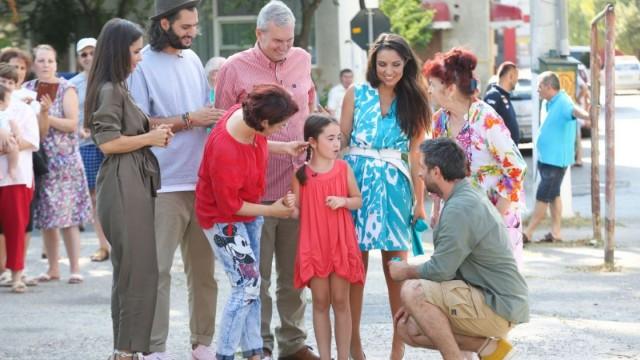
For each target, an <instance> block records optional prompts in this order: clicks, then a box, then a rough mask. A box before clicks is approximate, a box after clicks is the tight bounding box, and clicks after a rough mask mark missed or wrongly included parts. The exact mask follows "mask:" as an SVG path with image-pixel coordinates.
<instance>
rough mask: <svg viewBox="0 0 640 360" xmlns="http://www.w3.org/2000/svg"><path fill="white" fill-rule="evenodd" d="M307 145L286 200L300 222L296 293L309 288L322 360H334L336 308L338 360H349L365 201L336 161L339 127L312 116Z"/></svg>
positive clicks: (361, 270) (345, 167) (347, 170)
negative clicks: (359, 216)
mask: <svg viewBox="0 0 640 360" xmlns="http://www.w3.org/2000/svg"><path fill="white" fill-rule="evenodd" d="M304 139H305V141H308V142H309V147H308V148H307V162H305V165H303V166H302V167H301V168H300V169H298V171H297V172H296V174H295V176H294V178H293V183H292V189H293V193H290V194H288V195H287V197H286V203H287V205H288V206H294V205H295V207H296V210H295V211H294V216H299V218H300V237H299V242H298V252H297V256H296V262H295V275H294V276H295V277H294V282H295V286H296V287H297V288H303V287H305V286H309V287H310V288H311V295H312V297H313V328H314V330H315V334H316V341H317V343H318V349H319V351H320V358H321V359H327V360H328V359H331V320H330V318H329V306H331V307H332V308H333V312H334V316H335V321H336V326H335V332H336V334H335V335H336V347H337V349H338V360H343V359H344V360H346V359H348V356H349V346H350V343H351V310H350V306H349V291H350V285H351V284H356V283H357V284H364V265H363V263H362V255H361V253H360V249H359V248H358V242H357V239H356V231H355V226H354V223H353V217H352V215H351V210H355V209H358V208H360V206H362V196H361V195H360V190H359V189H358V185H357V183H356V179H355V176H354V175H353V171H352V170H351V168H350V167H349V165H348V164H347V163H346V162H344V161H343V160H340V159H338V154H339V152H340V141H341V134H340V125H339V124H338V122H337V121H336V120H335V119H333V118H331V117H328V116H324V115H312V116H310V117H309V118H308V119H307V121H306V123H305V125H304Z"/></svg>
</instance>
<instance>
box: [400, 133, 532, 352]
mask: <svg viewBox="0 0 640 360" xmlns="http://www.w3.org/2000/svg"><path fill="white" fill-rule="evenodd" d="M420 149H421V152H422V160H421V162H420V170H419V171H420V178H421V179H420V181H422V182H423V183H424V184H425V186H426V188H427V191H428V192H430V193H434V194H437V195H438V197H440V198H442V199H444V201H445V203H444V207H443V209H442V214H441V217H440V223H439V225H438V227H437V228H436V229H435V230H434V233H433V244H434V250H433V255H431V258H430V259H429V260H428V261H427V262H425V263H423V264H420V265H409V264H408V263H407V262H406V261H391V262H390V264H389V271H390V273H391V277H392V278H393V279H394V280H395V281H398V282H400V284H402V293H401V295H402V308H401V309H400V310H399V311H397V312H396V313H395V314H394V327H395V328H396V331H397V332H398V333H399V334H400V336H401V338H402V339H403V341H404V342H405V343H406V344H407V345H409V346H412V347H421V348H429V349H435V350H438V351H440V354H441V355H442V357H443V359H445V360H449V359H451V360H454V359H455V360H459V359H463V353H462V351H466V352H472V353H476V354H478V356H479V357H480V359H481V360H502V359H507V358H509V357H510V355H513V346H512V345H511V344H510V343H509V341H508V340H507V335H508V333H509V332H510V331H511V330H512V329H513V327H514V326H515V325H518V324H522V323H526V322H528V321H529V290H528V288H527V283H526V282H525V280H524V278H523V277H522V275H521V274H520V272H519V271H518V268H517V266H516V263H515V261H514V259H513V255H512V254H511V251H510V250H509V236H508V235H507V232H506V231H505V228H504V225H503V224H502V219H501V215H500V214H499V213H498V211H497V209H496V208H495V206H493V204H491V202H489V200H488V199H487V197H486V196H484V194H482V193H480V192H478V191H476V190H475V189H474V186H473V185H472V184H471V181H470V180H469V179H468V177H467V174H466V173H467V166H468V165H467V161H468V160H467V154H466V153H465V151H464V150H463V149H462V148H461V147H460V146H459V145H458V144H457V143H456V142H455V141H454V140H452V139H449V138H436V139H433V140H427V141H425V142H424V143H423V144H422V145H421V146H420Z"/></svg>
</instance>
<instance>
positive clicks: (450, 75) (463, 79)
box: [422, 48, 478, 96]
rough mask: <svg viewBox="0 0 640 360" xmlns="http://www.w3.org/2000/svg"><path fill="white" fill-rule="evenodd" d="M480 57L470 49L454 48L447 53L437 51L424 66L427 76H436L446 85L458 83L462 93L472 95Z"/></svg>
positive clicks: (424, 73) (475, 84)
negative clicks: (475, 72) (475, 71)
mask: <svg viewBox="0 0 640 360" xmlns="http://www.w3.org/2000/svg"><path fill="white" fill-rule="evenodd" d="M477 64H478V58H477V57H476V56H475V55H474V54H473V53H472V52H471V51H469V50H466V49H463V48H453V49H451V50H449V51H447V52H446V53H437V54H436V56H435V57H434V58H433V59H431V60H429V61H427V62H426V63H425V64H424V66H423V67H422V74H423V75H424V76H425V77H435V78H438V79H440V80H442V82H443V83H444V84H445V85H451V84H456V86H458V89H459V90H460V92H461V93H463V94H465V95H468V96H471V95H473V92H474V91H475V89H476V87H477V84H478V82H477V80H476V79H475V78H474V77H473V70H475V68H476V65H477Z"/></svg>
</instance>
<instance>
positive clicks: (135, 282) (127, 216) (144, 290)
mask: <svg viewBox="0 0 640 360" xmlns="http://www.w3.org/2000/svg"><path fill="white" fill-rule="evenodd" d="M141 49H142V30H141V29H140V28H139V27H138V26H137V25H135V24H133V23H131V22H129V21H127V20H122V19H112V20H110V21H109V22H108V23H107V24H105V26H104V28H103V29H102V32H101V33H100V37H99V38H98V44H97V46H96V50H95V58H94V62H93V66H92V68H91V71H90V73H89V79H88V85H87V98H86V105H85V119H89V121H88V122H87V126H88V127H89V129H90V130H91V134H92V136H93V139H94V140H95V143H96V145H98V147H99V148H100V150H102V152H103V153H104V154H105V156H106V157H105V159H104V161H103V163H102V165H101V168H100V171H99V173H98V179H97V185H96V188H97V214H98V218H99V219H100V222H101V223H102V226H103V228H104V232H105V235H106V237H107V239H108V241H109V243H110V244H111V248H112V253H111V254H112V255H111V262H112V264H113V288H112V295H111V316H112V320H113V333H114V349H115V351H114V354H113V357H112V358H113V359H134V358H136V356H137V358H140V357H141V354H140V353H141V352H148V351H149V337H150V333H151V326H152V323H153V314H154V310H155V303H156V292H157V283H158V266H157V260H156V245H155V232H154V198H155V195H156V189H158V188H159V187H160V169H159V166H158V161H157V160H156V157H155V156H154V155H153V153H152V152H151V150H150V149H149V147H150V146H162V147H164V146H166V145H167V144H168V141H169V139H170V138H171V136H172V135H173V134H172V133H171V130H170V128H169V127H167V126H158V127H156V128H155V129H153V130H151V131H150V130H149V121H148V119H147V117H146V115H145V114H144V113H143V112H142V111H141V110H140V109H139V108H138V107H137V106H136V105H135V104H134V103H133V100H132V99H131V97H130V96H129V92H128V90H127V88H126V84H125V80H126V78H127V76H128V75H129V74H130V73H131V72H132V71H133V69H134V68H135V66H136V64H137V63H138V62H139V61H140V60H141V58H142V56H141V54H140V50H141Z"/></svg>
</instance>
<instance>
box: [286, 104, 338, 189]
mask: <svg viewBox="0 0 640 360" xmlns="http://www.w3.org/2000/svg"><path fill="white" fill-rule="evenodd" d="M330 124H336V125H339V124H338V122H337V121H336V119H334V118H333V117H331V116H328V115H323V114H313V115H310V116H309V117H308V118H307V120H306V121H305V122H304V141H309V139H316V140H317V139H318V137H319V136H320V134H322V132H323V131H324V129H325V128H326V127H327V126H329V125H330ZM309 160H311V146H307V158H306V160H305V161H304V165H302V166H300V168H299V169H298V171H296V178H297V179H298V181H299V182H300V185H304V184H305V183H306V182H307V173H306V172H305V169H306V167H307V164H308V163H309Z"/></svg>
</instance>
